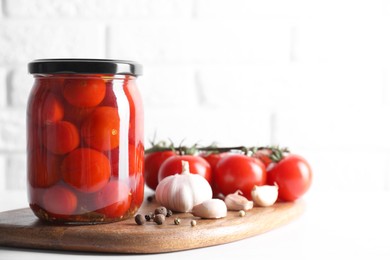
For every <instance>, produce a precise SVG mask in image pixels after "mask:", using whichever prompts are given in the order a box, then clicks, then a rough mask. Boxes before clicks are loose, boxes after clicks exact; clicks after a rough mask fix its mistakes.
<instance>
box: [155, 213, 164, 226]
mask: <svg viewBox="0 0 390 260" xmlns="http://www.w3.org/2000/svg"><path fill="white" fill-rule="evenodd" d="M164 221H165V215H163V214H157V215H156V216H154V222H156V223H157V225H161V224H162V223H164Z"/></svg>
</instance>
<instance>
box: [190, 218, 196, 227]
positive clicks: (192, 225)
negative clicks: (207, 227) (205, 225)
mask: <svg viewBox="0 0 390 260" xmlns="http://www.w3.org/2000/svg"><path fill="white" fill-rule="evenodd" d="M195 226H196V220H195V219H193V220H191V227H195Z"/></svg>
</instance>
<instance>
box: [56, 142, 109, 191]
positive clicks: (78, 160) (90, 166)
mask: <svg viewBox="0 0 390 260" xmlns="http://www.w3.org/2000/svg"><path fill="white" fill-rule="evenodd" d="M61 175H62V179H63V180H64V181H65V182H66V183H67V184H69V185H70V186H72V187H74V188H75V189H77V190H79V191H82V192H87V193H90V192H96V191H98V190H100V189H101V188H103V187H104V186H105V185H106V183H107V182H108V180H109V178H110V175H111V166H110V161H109V160H108V158H107V157H106V156H105V155H104V154H102V153H100V152H98V151H96V150H93V149H89V148H79V149H77V150H74V151H73V152H71V153H70V154H69V155H68V156H66V157H65V159H64V160H63V161H62V164H61Z"/></svg>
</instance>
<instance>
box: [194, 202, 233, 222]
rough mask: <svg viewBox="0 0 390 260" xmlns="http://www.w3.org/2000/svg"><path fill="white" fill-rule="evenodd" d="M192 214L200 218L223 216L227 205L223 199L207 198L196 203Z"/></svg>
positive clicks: (225, 213)
mask: <svg viewBox="0 0 390 260" xmlns="http://www.w3.org/2000/svg"><path fill="white" fill-rule="evenodd" d="M192 214H193V215H194V216H196V217H201V218H224V217H226V215H227V207H226V204H225V202H224V201H223V200H220V199H209V200H206V201H204V202H202V203H201V204H198V205H196V206H195V207H194V208H193V209H192Z"/></svg>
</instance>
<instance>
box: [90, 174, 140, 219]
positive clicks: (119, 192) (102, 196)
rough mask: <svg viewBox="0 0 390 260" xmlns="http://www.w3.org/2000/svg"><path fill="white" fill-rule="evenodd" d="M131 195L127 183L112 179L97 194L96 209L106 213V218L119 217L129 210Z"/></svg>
mask: <svg viewBox="0 0 390 260" xmlns="http://www.w3.org/2000/svg"><path fill="white" fill-rule="evenodd" d="M131 197H132V195H131V193H130V189H129V187H128V186H127V185H126V184H125V183H123V182H121V181H117V180H114V181H110V182H109V183H107V185H106V186H104V187H103V189H101V190H100V191H99V192H97V194H96V197H95V206H96V208H97V210H96V211H97V212H99V213H102V214H104V215H105V216H106V218H119V217H121V216H123V215H124V214H125V213H126V211H127V210H129V208H130V204H131Z"/></svg>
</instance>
